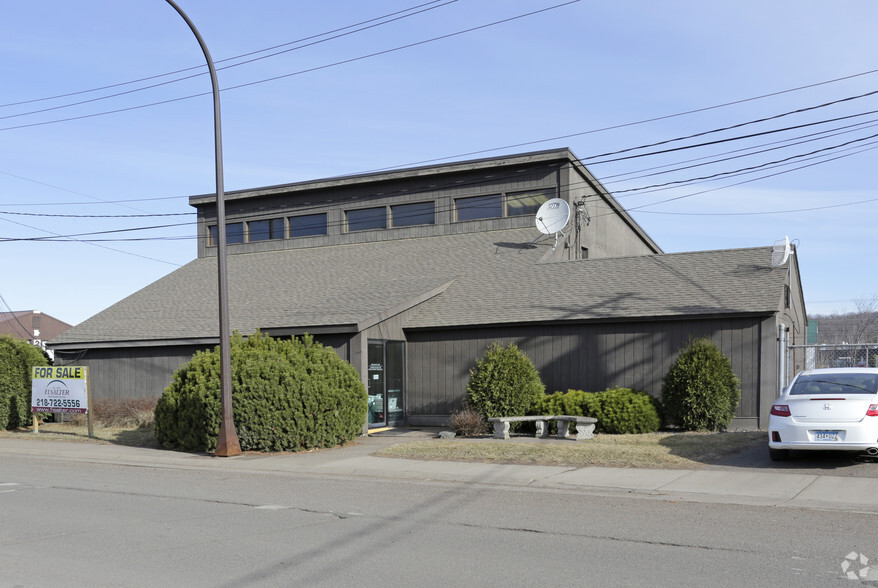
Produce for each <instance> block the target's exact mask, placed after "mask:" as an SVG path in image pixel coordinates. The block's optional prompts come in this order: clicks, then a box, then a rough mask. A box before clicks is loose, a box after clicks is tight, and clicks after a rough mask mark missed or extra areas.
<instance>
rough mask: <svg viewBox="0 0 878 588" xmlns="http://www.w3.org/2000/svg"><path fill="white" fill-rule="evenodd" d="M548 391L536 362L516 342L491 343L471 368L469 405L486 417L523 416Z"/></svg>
mask: <svg viewBox="0 0 878 588" xmlns="http://www.w3.org/2000/svg"><path fill="white" fill-rule="evenodd" d="M545 390H546V387H545V386H544V385H543V382H542V380H540V374H539V372H538V371H537V369H536V368H535V367H534V364H533V362H531V360H530V359H529V358H528V357H527V356H526V355H525V354H524V353H523V352H522V351H521V350H520V349H519V348H518V347H517V346H516V345H513V344H510V345H506V346H504V345H501V344H500V343H492V344H491V345H490V346H489V347H488V349H486V350H485V354H484V356H482V358H481V359H479V360H478V361H477V362H476V365H475V367H473V368H472V369H471V370H470V379H469V383H468V384H467V386H466V405H467V407H468V408H471V409H473V410H475V411H478V412H480V413H481V414H483V415H484V416H485V418H491V417H498V416H521V415H524V414H527V410H528V409H529V408H530V407H531V405H532V404H533V402H534V401H535V400H536V399H537V398H539V397H540V396H542V394H543V393H544V392H545Z"/></svg>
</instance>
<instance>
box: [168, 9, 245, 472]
mask: <svg viewBox="0 0 878 588" xmlns="http://www.w3.org/2000/svg"><path fill="white" fill-rule="evenodd" d="M165 1H166V2H167V3H168V4H170V5H171V6H172V7H173V8H174V10H176V11H177V12H178V13H179V14H180V16H182V17H183V20H185V21H186V24H187V25H189V28H190V29H192V32H193V33H194V34H195V38H196V39H198V44H199V45H201V50H202V51H203V52H204V58H205V59H206V60H207V68H208V69H209V70H210V81H211V84H212V85H213V132H214V143H215V149H214V151H215V154H216V225H217V230H216V235H217V265H218V271H217V275H218V278H219V330H220V333H219V337H220V390H221V393H222V408H223V416H222V421H221V422H220V429H219V438H217V441H216V452H215V455H217V456H220V457H231V456H234V455H241V444H240V443H239V442H238V432H237V431H236V430H235V422H234V420H233V419H232V351H231V342H230V339H231V334H230V333H229V281H228V276H227V272H226V267H227V266H226V231H225V228H226V206H225V193H224V192H223V136H222V128H221V126H220V98H219V83H218V82H217V79H216V69H215V68H214V67H213V59H211V58H210V51H208V50H207V45H206V44H205V43H204V39H202V38H201V34H200V33H199V32H198V29H196V28H195V25H194V24H193V23H192V21H191V20H189V17H188V16H186V13H185V12H183V9H182V8H180V7H179V6H177V4H176V3H175V2H174V0H165Z"/></svg>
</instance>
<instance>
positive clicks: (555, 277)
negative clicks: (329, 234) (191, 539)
mask: <svg viewBox="0 0 878 588" xmlns="http://www.w3.org/2000/svg"><path fill="white" fill-rule="evenodd" d="M533 232H534V231H533V230H532V229H529V228H528V229H510V230H505V231H491V232H485V233H466V234H460V235H445V236H440V237H426V238H421V239H406V240H392V241H380V242H371V243H361V244H354V245H339V246H330V247H316V248H311V249H290V250H282V251H271V252H265V253H247V254H238V255H230V256H228V266H229V298H230V316H231V328H232V329H233V330H239V331H241V332H243V333H251V332H253V331H254V330H256V329H257V328H263V329H267V328H283V327H291V328H295V327H332V326H339V325H356V324H358V323H361V322H363V321H368V320H369V319H370V318H371V317H374V316H376V315H378V314H379V313H382V312H385V311H387V310H388V309H398V308H404V307H406V305H410V304H412V303H413V301H415V300H418V299H419V298H421V297H423V296H424V295H425V294H427V293H430V292H433V291H435V290H437V289H441V288H442V287H444V286H446V285H448V284H449V283H450V285H448V286H447V288H446V289H445V290H444V291H442V292H441V293H440V294H438V295H436V296H434V297H433V298H430V299H429V300H427V301H426V302H424V303H422V304H421V305H420V306H419V307H418V309H417V311H416V313H415V314H414V316H413V317H412V318H411V319H410V321H409V322H408V324H407V325H406V326H407V327H410V328H430V327H450V326H464V325H480V324H497V323H519V322H543V321H564V320H595V319H626V318H636V317H663V316H676V315H704V314H723V313H745V312H747V313H749V312H773V311H775V310H777V309H778V306H779V304H780V301H781V299H782V296H783V285H784V280H785V277H786V272H787V269H786V268H785V267H780V268H773V267H771V264H770V257H771V248H770V247H759V248H752V249H733V250H720V251H698V252H693V253H674V254H661V255H644V256H634V257H620V258H605V259H587V260H577V261H564V262H556V263H540V259H541V258H542V257H543V256H544V255H545V254H546V253H547V252H548V250H549V249H550V247H551V243H550V242H539V243H537V244H535V245H530V246H529V245H528V243H529V242H530V240H531V239H532V238H533ZM216 291H217V285H216V258H213V257H210V258H202V259H196V260H194V261H192V262H191V263H189V264H187V265H185V266H184V267H182V268H180V269H178V270H176V271H174V272H172V273H171V274H169V275H167V276H165V277H164V278H162V279H160V280H158V281H156V282H154V283H153V284H150V285H149V286H147V287H146V288H144V289H142V290H140V291H138V292H136V293H134V294H132V295H131V296H129V297H127V298H125V299H124V300H121V301H120V302H118V303H116V304H114V305H113V306H111V307H110V308H108V309H106V310H104V311H103V312H100V313H98V314H97V315H95V316H94V317H92V318H90V319H88V320H86V321H84V322H83V323H81V324H80V325H78V326H76V327H75V328H73V329H71V330H69V331H67V332H66V333H64V334H62V335H60V336H59V337H57V338H55V339H54V340H53V341H52V343H53V344H72V343H94V342H111V341H150V340H153V341H155V340H175V339H199V338H215V337H216V334H217V332H218V320H217V314H218V312H217V292H216Z"/></svg>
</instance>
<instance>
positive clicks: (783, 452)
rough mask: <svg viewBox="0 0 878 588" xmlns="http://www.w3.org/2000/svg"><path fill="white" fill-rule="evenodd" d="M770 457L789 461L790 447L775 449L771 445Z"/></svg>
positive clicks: (774, 459) (775, 459) (773, 459)
mask: <svg viewBox="0 0 878 588" xmlns="http://www.w3.org/2000/svg"><path fill="white" fill-rule="evenodd" d="M768 457H770V458H771V461H789V459H790V450H789V449H775V448H773V447H769V448H768Z"/></svg>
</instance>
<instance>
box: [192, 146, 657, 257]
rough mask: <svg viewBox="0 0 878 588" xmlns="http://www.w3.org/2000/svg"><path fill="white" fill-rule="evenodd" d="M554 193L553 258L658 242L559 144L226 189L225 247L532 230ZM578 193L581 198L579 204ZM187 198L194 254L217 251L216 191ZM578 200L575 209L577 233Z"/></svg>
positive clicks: (649, 249) (636, 249) (641, 250)
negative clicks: (561, 213) (558, 217)
mask: <svg viewBox="0 0 878 588" xmlns="http://www.w3.org/2000/svg"><path fill="white" fill-rule="evenodd" d="M556 197H558V198H563V199H565V200H566V201H567V202H568V203H569V204H570V205H571V209H572V210H573V211H574V214H573V215H572V218H571V222H570V223H569V224H568V226H567V228H566V229H565V230H564V236H563V238H562V239H561V240H562V241H563V243H564V245H563V246H562V247H558V248H556V252H555V255H554V257H555V258H558V259H574V258H577V257H579V256H588V257H608V256H617V255H635V254H649V253H658V252H660V251H661V250H660V249H659V248H658V246H657V245H656V244H655V243H654V242H653V241H652V239H650V238H649V236H648V235H646V233H645V232H644V231H643V230H642V229H641V228H640V227H639V226H638V225H637V224H636V223H635V222H634V221H633V220H632V219H630V217H628V216H627V214H626V213H624V211H623V210H622V209H621V208H620V207H619V206H618V204H617V203H616V202H615V200H613V199H612V197H611V196H609V195H608V194H606V191H605V190H603V188H602V187H601V186H600V184H599V183H598V182H597V180H595V179H594V178H593V177H592V176H591V174H590V173H588V170H586V169H585V167H584V166H582V164H581V163H580V162H579V161H578V160H577V159H576V158H575V157H574V156H573V155H572V154H571V153H570V152H569V151H568V150H566V149H563V150H553V151H544V152H536V153H530V154H524V155H515V156H509V157H498V158H491V159H482V160H475V161H468V162H460V163H453V164H445V165H441V166H431V167H423V168H411V169H405V170H398V171H393V172H386V173H376V174H367V175H361V176H350V177H341V178H330V179H326V180H318V181H314V182H304V183H296V184H287V185H283V186H272V187H267V188H258V189H253V190H244V191H237V192H230V193H228V194H226V199H225V203H226V204H225V209H226V226H227V227H228V229H227V238H228V249H227V251H228V253H229V254H236V253H247V252H261V251H271V250H279V249H295V248H302V247H320V246H327V245H343V244H350V243H362V242H368V241H382V240H388V239H409V238H417V237H429V236H438V235H450V234H458V233H468V232H483V231H494V230H502V229H510V228H522V227H534V237H535V238H536V237H538V236H540V233H539V232H538V231H537V230H536V227H535V223H534V215H535V213H536V211H537V209H538V208H539V206H540V204H542V202H545V201H546V200H548V199H550V198H556ZM583 197H585V200H584V202H585V207H584V208H583V207H578V208H577V206H576V203H577V201H582V200H583ZM190 204H192V205H193V206H195V207H196V208H197V209H198V220H199V223H198V237H199V239H198V243H199V245H198V255H199V257H205V256H212V255H215V254H216V246H215V245H216V244H215V241H216V206H215V198H214V196H213V195H204V196H194V197H192V198H190ZM577 210H581V211H582V214H580V215H579V218H580V220H582V222H580V223H579V224H580V226H581V229H582V230H581V231H580V232H579V233H577V231H576V230H575V227H576V217H577V215H576V213H575V211H577ZM586 216H588V217H590V218H591V220H590V222H588V223H586V222H585V221H584V220H583V219H584V218H585V217H586ZM577 235H578V236H579V240H578V241H577ZM544 238H552V237H551V236H549V237H544ZM583 248H584V249H583Z"/></svg>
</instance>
